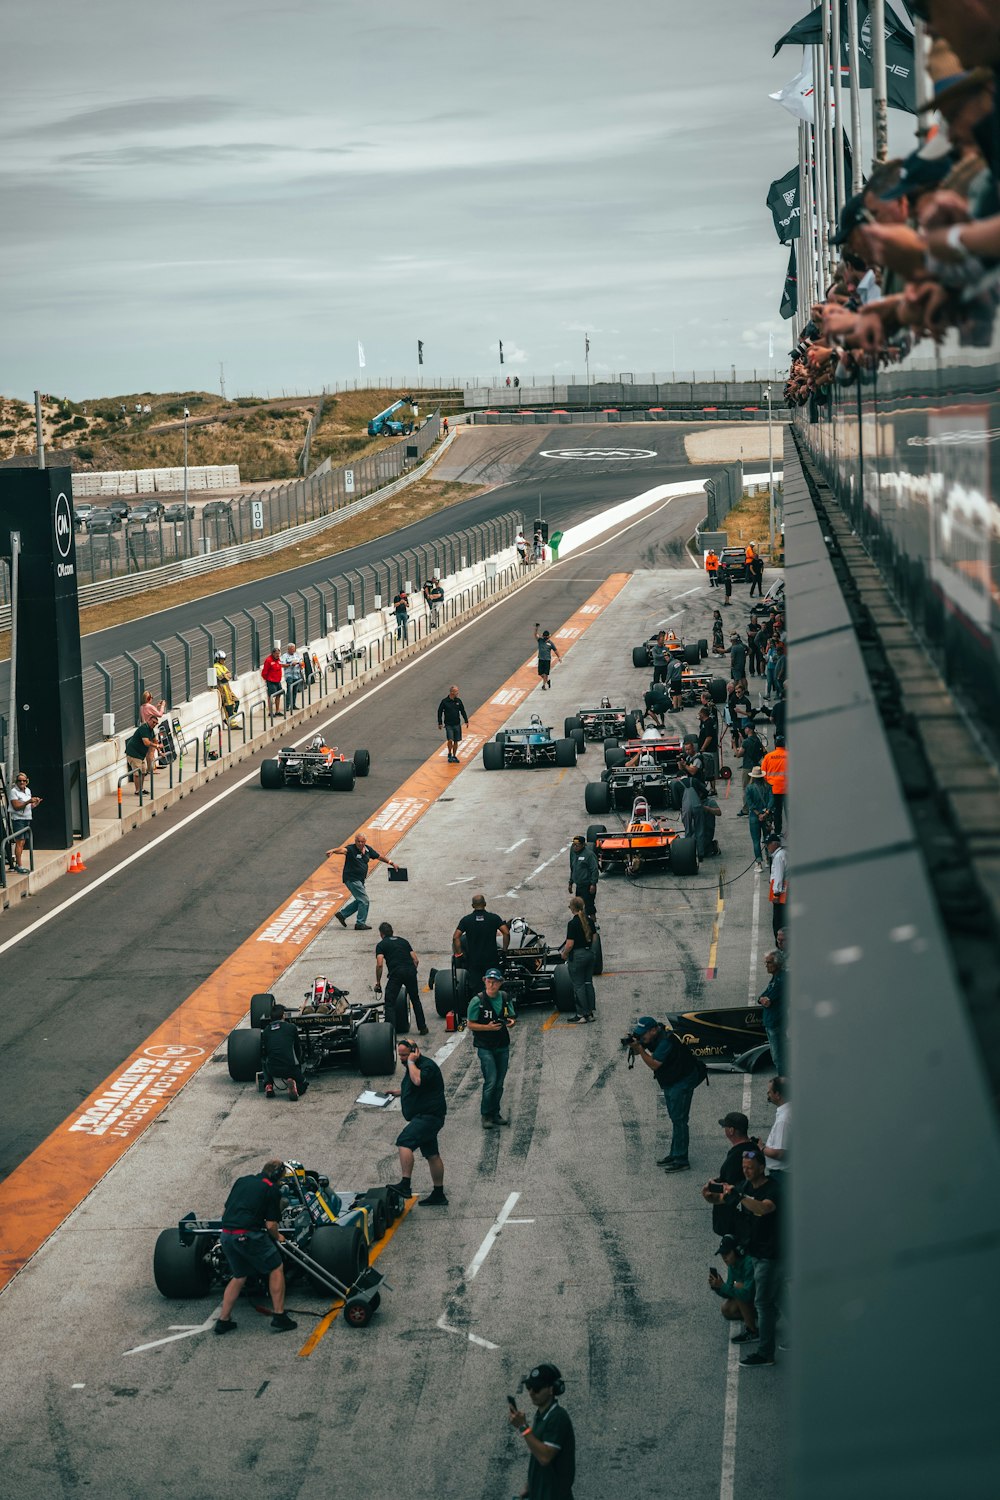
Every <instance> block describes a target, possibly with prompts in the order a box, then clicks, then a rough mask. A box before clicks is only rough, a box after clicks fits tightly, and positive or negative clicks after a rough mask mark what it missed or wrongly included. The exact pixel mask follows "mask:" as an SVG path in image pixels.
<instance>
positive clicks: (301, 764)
mask: <svg viewBox="0 0 1000 1500" xmlns="http://www.w3.org/2000/svg"><path fill="white" fill-rule="evenodd" d="M371 763H372V758H371V756H370V755H369V753H368V751H367V750H355V752H354V754H353V756H352V757H351V759H350V760H348V758H347V756H346V755H345V754H344V753H343V751H342V750H338V749H337V747H336V745H327V744H326V743H325V742H324V740H323V737H322V735H319V734H318V735H317V736H316V738H315V739H314V740H313V741H312V743H311V744H310V745H309V747H308V749H306V750H299V749H298V748H297V747H296V746H295V745H285V746H283V747H282V749H280V750H279V751H278V758H277V760H264V761H261V765H260V784H261V786H262V787H264V788H266V790H267V791H273V790H274V789H275V787H279V786H327V787H330V788H332V790H333V791H335V792H353V790H354V778H355V776H367V775H368V772H369V771H370V770H371Z"/></svg>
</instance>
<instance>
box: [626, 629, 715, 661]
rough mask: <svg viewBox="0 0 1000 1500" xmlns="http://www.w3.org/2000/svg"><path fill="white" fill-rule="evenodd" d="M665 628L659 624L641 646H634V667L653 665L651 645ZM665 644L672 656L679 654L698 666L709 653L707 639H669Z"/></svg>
mask: <svg viewBox="0 0 1000 1500" xmlns="http://www.w3.org/2000/svg"><path fill="white" fill-rule="evenodd" d="M664 628H665V627H664V626H663V625H657V627H656V629H655V630H654V631H653V633H652V635H650V636H648V637H647V638H646V640H644V641H643V643H642V645H641V646H633V647H632V665H633V667H650V666H652V664H653V657H652V653H651V651H650V647H651V646H654V645H655V644H656V638H657V636H658V635H659V634H660V631H661V630H663V629H664ZM664 644H665V645H666V648H667V650H668V651H669V652H670V654H671V656H679V657H680V658H681V659H682V661H686V662H688V663H689V664H690V665H691V666H692V667H694V666H697V665H698V663H699V662H700V661H704V659H705V657H706V656H707V655H708V641H707V640H705V639H701V640H697V641H670V640H668V641H666V642H665V643H664Z"/></svg>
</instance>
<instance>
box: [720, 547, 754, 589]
mask: <svg viewBox="0 0 1000 1500" xmlns="http://www.w3.org/2000/svg"><path fill="white" fill-rule="evenodd" d="M723 573H728V574H729V576H730V578H731V579H732V580H733V582H734V583H746V582H747V580H748V579H749V577H750V569H749V568H748V567H747V552H746V548H745V547H723V549H722V551H721V552H720V553H719V574H720V577H721V575H722V574H723Z"/></svg>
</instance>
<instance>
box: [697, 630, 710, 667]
mask: <svg viewBox="0 0 1000 1500" xmlns="http://www.w3.org/2000/svg"><path fill="white" fill-rule="evenodd" d="M698 651H699V653H700V655H701V659H702V661H704V660H705V657H706V656H707V655H708V642H707V641H706V639H705V637H704V636H702V637H701V638H700V639H699V641H698Z"/></svg>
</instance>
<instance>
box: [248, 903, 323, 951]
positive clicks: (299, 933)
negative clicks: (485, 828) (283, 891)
mask: <svg viewBox="0 0 1000 1500" xmlns="http://www.w3.org/2000/svg"><path fill="white" fill-rule="evenodd" d="M335 906H336V902H335V900H334V898H333V897H332V896H330V895H328V894H326V893H324V894H323V895H322V896H310V895H308V894H306V895H302V896H294V897H293V898H292V900H291V901H289V903H288V905H287V906H286V907H284V908H283V909H282V910H281V911H279V912H278V914H277V915H276V916H275V917H273V918H272V920H271V921H270V922H269V923H268V924H267V926H266V927H265V928H264V931H263V932H261V933H259V934H258V936H257V941H258V943H297V944H298V945H299V946H300V947H301V945H302V944H303V943H305V942H308V941H309V939H310V938H311V937H313V936H314V934H315V933H316V932H317V930H318V929H319V928H320V927H322V926H323V924H324V923H325V922H326V920H327V919H328V917H329V916H330V914H331V912H332V911H333V910H334V907H335Z"/></svg>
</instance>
